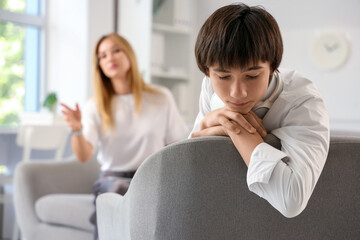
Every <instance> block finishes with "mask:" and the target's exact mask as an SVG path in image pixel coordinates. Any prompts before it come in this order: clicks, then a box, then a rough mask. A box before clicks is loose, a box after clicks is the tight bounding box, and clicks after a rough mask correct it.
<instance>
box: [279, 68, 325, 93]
mask: <svg viewBox="0 0 360 240" xmlns="http://www.w3.org/2000/svg"><path fill="white" fill-rule="evenodd" d="M279 73H280V77H281V79H282V82H283V83H284V89H283V92H282V94H281V95H282V96H284V95H286V96H288V97H290V98H292V99H297V98H300V97H305V96H321V94H320V92H319V91H318V89H317V87H316V86H315V84H314V83H313V82H312V81H311V80H310V79H309V78H307V77H305V76H304V75H302V74H300V73H299V72H298V71H296V70H290V69H286V68H279Z"/></svg>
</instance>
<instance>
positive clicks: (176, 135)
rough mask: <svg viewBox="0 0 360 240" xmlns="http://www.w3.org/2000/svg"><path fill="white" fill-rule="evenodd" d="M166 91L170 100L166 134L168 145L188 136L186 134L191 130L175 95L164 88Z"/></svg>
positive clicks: (168, 100)
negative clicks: (180, 110)
mask: <svg viewBox="0 0 360 240" xmlns="http://www.w3.org/2000/svg"><path fill="white" fill-rule="evenodd" d="M164 93H165V95H166V98H167V102H168V109H167V119H168V121H167V126H166V136H165V144H166V145H168V144H170V143H173V142H176V141H179V140H182V139H184V138H186V135H187V134H188V132H189V131H188V128H187V126H186V124H185V122H184V120H183V118H182V117H181V115H180V113H179V110H178V107H177V105H176V103H175V100H174V97H173V95H172V94H171V92H170V91H169V90H167V89H164Z"/></svg>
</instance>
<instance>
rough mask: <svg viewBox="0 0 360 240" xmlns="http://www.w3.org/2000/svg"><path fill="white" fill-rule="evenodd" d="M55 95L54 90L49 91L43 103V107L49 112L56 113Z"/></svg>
mask: <svg viewBox="0 0 360 240" xmlns="http://www.w3.org/2000/svg"><path fill="white" fill-rule="evenodd" d="M57 101H58V99H57V95H56V93H55V92H51V93H49V94H48V95H47V96H46V98H45V100H44V103H43V107H44V108H46V109H48V110H49V112H52V113H53V114H56V107H57Z"/></svg>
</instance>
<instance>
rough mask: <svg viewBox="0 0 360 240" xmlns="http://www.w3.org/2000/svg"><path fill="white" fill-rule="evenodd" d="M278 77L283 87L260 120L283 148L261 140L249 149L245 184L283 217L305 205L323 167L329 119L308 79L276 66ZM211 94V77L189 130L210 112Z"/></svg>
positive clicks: (289, 215)
mask: <svg viewBox="0 0 360 240" xmlns="http://www.w3.org/2000/svg"><path fill="white" fill-rule="evenodd" d="M280 75H281V78H282V81H283V84H284V85H283V91H282V93H281V94H280V95H279V97H278V98H277V100H276V101H275V102H274V104H273V105H272V107H271V108H270V110H269V111H268V112H267V114H266V115H265V117H264V118H263V125H264V127H265V128H266V130H267V132H271V133H272V134H274V135H275V136H276V137H278V138H279V139H280V140H281V145H282V147H281V150H278V149H276V148H274V147H272V146H270V145H269V144H267V143H261V144H259V145H258V146H257V147H256V148H255V149H254V151H253V153H252V155H251V158H250V164H249V167H248V172H247V184H248V187H249V190H250V191H252V192H254V193H256V194H257V195H258V196H260V197H262V198H264V199H266V200H267V201H268V202H269V203H270V204H271V205H272V206H273V207H274V208H276V209H277V210H278V211H280V212H281V213H282V214H283V215H284V216H286V217H294V216H296V215H298V214H300V213H301V211H302V210H303V209H304V208H305V207H306V205H307V202H308V200H309V198H310V196H311V194H312V192H313V190H314V187H315V185H316V182H317V181H318V179H319V176H320V174H321V171H322V169H323V167H324V164H325V161H326V158H327V154H328V150H329V141H330V140H329V139H330V134H329V117H328V112H327V108H326V106H325V103H324V100H323V97H322V96H321V94H320V93H319V91H318V90H317V89H316V87H315V86H314V84H313V83H312V82H311V81H309V80H308V79H306V78H304V77H303V76H301V75H300V74H298V73H297V72H295V71H289V70H285V69H280ZM272 89H273V88H269V89H268V91H267V93H265V95H269V94H270V93H269V91H271V90H272ZM213 94H214V90H213V88H212V85H211V80H210V79H209V78H204V80H203V84H202V90H201V94H200V102H199V104H200V105H199V108H200V112H199V114H198V116H197V118H196V121H195V124H194V129H193V130H192V132H195V131H198V130H199V128H200V121H201V120H202V119H203V118H204V116H205V115H206V114H207V113H209V112H210V111H211V109H210V101H211V97H212V95H213ZM285 159H286V161H282V160H285ZM285 162H286V163H285Z"/></svg>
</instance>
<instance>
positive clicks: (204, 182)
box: [97, 135, 360, 240]
mask: <svg viewBox="0 0 360 240" xmlns="http://www.w3.org/2000/svg"><path fill="white" fill-rule="evenodd" d="M269 136H271V135H269ZM267 142H268V143H270V144H273V145H274V146H276V147H280V146H279V142H277V141H276V140H274V139H267ZM246 172H247V167H246V165H245V164H244V163H243V161H242V159H241V157H240V155H239V154H238V152H237V150H236V149H235V147H234V145H233V144H232V142H231V140H230V139H229V138H226V137H204V138H195V139H190V140H185V141H182V142H179V143H175V144H172V145H170V146H168V147H166V148H164V149H162V150H161V151H159V152H157V153H155V154H153V155H152V156H150V157H149V158H148V159H147V160H146V161H145V162H144V163H143V164H142V165H141V166H140V168H139V169H138V171H137V172H136V174H135V176H134V178H133V180H132V182H131V184H130V188H129V190H128V192H127V193H126V194H125V195H124V196H120V195H117V194H114V193H105V194H102V195H100V196H99V197H98V199H97V216H98V227H99V234H100V235H99V236H100V239H101V240H118V239H136V240H142V239H144V240H153V239H156V240H162V239H164V240H167V239H172V240H175V239H181V240H194V239H196V240H202V239H204V240H205V239H206V240H212V239H214V240H218V239H227V240H232V239H234V240H238V239H250V240H251V239H254V240H258V239H276V240H281V239H284V240H288V239H304V240H308V239H359V236H360V227H359V223H360V215H359V212H360V184H359V182H360V138H351V137H332V138H331V143H330V152H329V155H328V158H327V162H326V164H325V167H324V170H323V172H322V175H321V176H320V179H319V181H318V183H317V185H316V187H315V190H314V192H313V195H312V196H311V198H310V200H309V202H308V206H307V207H306V208H305V210H304V211H303V212H302V213H301V214H300V215H299V216H297V217H295V218H291V219H288V218H285V217H284V216H283V215H281V214H280V213H279V212H278V211H277V210H275V209H274V208H273V207H272V206H271V205H270V204H269V203H268V202H267V201H265V200H264V199H261V198H260V197H258V196H257V195H255V194H254V193H252V192H250V191H249V189H248V186H247V184H246Z"/></svg>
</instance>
